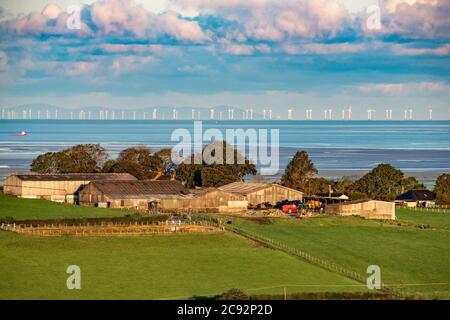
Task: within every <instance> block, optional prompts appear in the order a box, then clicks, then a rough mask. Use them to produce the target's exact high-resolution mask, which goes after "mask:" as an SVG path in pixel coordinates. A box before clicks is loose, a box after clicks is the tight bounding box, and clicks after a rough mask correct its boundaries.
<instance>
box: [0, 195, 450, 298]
mask: <svg viewBox="0 0 450 320" xmlns="http://www.w3.org/2000/svg"><path fill="white" fill-rule="evenodd" d="M124 213H125V212H122V211H116V210H108V209H97V208H86V207H74V206H70V205H64V204H56V203H52V202H48V201H44V200H24V199H15V198H12V197H7V196H2V195H0V217H14V218H16V219H31V218H34V219H36V218H40V217H42V218H45V219H48V218H63V217H70V218H75V217H102V216H121V215H124ZM397 216H398V221H395V222H392V221H391V222H389V221H386V222H382V221H375V220H364V219H361V218H357V217H347V218H343V217H320V218H310V219H304V220H287V219H276V218H273V219H270V222H271V223H270V224H260V223H255V222H254V221H250V220H246V219H238V218H235V219H234V222H233V223H234V224H235V225H237V226H239V227H240V228H243V229H245V230H247V231H250V232H252V233H255V234H258V235H263V236H265V237H267V238H271V239H274V240H278V241H280V242H282V243H284V244H286V245H288V246H290V247H294V248H298V249H300V250H303V251H306V252H307V253H309V254H311V255H313V256H316V257H319V258H322V259H325V260H327V261H330V262H334V263H336V264H338V265H341V266H343V267H346V268H347V269H351V270H354V271H357V272H359V273H361V274H363V275H364V274H365V271H366V268H367V266H369V265H378V266H380V267H381V273H382V281H383V282H384V283H385V284H388V285H393V286H395V287H396V288H401V290H402V292H404V293H406V294H419V295H422V296H424V297H427V298H444V299H449V298H450V285H449V284H448V283H450V250H449V249H450V223H449V222H450V213H436V212H421V211H412V210H407V209H400V210H398V212H397ZM0 256H1V257H2V263H1V264H0V299H12V298H18V299H26V298H37V299H53V298H54V299H63V298H70V299H100V298H105V299H167V298H188V297H192V296H213V295H216V294H220V293H222V292H224V291H226V290H229V289H231V288H235V287H237V288H240V289H243V290H245V291H246V292H247V293H249V294H282V293H283V288H284V287H286V288H287V292H288V293H294V292H355V291H356V292H361V291H364V292H365V291H367V289H365V287H364V286H363V285H361V284H360V283H357V282H355V281H353V280H350V279H347V278H345V277H343V276H341V275H339V274H336V273H333V272H331V271H327V270H324V269H322V268H320V267H317V266H315V265H312V264H309V263H307V262H303V261H301V260H298V259H297V258H295V257H292V256H290V255H288V254H286V253H283V252H280V251H278V250H274V249H268V248H266V247H264V246H261V245H259V244H257V243H255V242H253V241H250V240H247V239H245V238H242V237H240V236H237V235H235V234H232V233H228V232H227V233H220V234H204V235H200V234H198V235H194V234H190V235H167V236H142V237H135V238H133V237H128V238H121V237H97V238H95V237H86V238H81V237H75V236H65V237H48V238H44V237H33V236H29V235H23V234H14V233H10V232H4V231H0ZM69 265H78V266H80V267H81V273H82V289H81V290H80V291H72V290H68V289H67V288H66V279H67V277H68V275H67V274H66V268H67V267H68V266H69Z"/></svg>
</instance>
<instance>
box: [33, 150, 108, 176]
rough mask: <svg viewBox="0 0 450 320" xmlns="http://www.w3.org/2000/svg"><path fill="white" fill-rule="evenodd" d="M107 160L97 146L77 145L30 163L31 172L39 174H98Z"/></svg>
mask: <svg viewBox="0 0 450 320" xmlns="http://www.w3.org/2000/svg"><path fill="white" fill-rule="evenodd" d="M107 158H108V153H107V152H106V149H105V148H103V147H102V146H100V145H99V144H79V145H76V146H73V147H71V148H68V149H65V150H62V151H58V152H48V153H45V154H43V155H39V156H38V157H37V158H36V159H34V160H33V161H32V163H31V171H34V172H39V173H95V172H100V171H101V168H102V167H103V165H104V163H105V162H106V160H107Z"/></svg>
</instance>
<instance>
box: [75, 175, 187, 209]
mask: <svg viewBox="0 0 450 320" xmlns="http://www.w3.org/2000/svg"><path fill="white" fill-rule="evenodd" d="M191 196H192V195H191V193H190V192H189V190H188V189H186V188H185V187H184V186H183V185H182V184H181V183H180V182H179V181H168V180H160V181H155V180H145V181H93V182H91V183H89V184H88V185H87V186H86V187H85V188H83V190H81V191H80V197H79V203H80V205H86V206H98V207H104V208H123V209H137V210H148V209H152V208H153V207H154V206H156V205H157V204H158V203H160V202H161V200H162V199H172V198H183V197H191Z"/></svg>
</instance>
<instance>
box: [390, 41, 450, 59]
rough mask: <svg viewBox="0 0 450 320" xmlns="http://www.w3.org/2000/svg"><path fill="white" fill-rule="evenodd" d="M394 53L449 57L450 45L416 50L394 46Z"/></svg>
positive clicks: (414, 48)
mask: <svg viewBox="0 0 450 320" xmlns="http://www.w3.org/2000/svg"><path fill="white" fill-rule="evenodd" d="M392 52H393V53H394V54H396V55H406V56H420V55H430V56H448V55H450V44H445V45H443V46H440V47H437V48H416V47H408V46H405V45H393V46H392Z"/></svg>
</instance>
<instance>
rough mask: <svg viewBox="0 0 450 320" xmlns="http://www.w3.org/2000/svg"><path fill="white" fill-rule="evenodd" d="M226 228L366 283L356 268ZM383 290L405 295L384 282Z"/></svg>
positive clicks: (251, 234)
mask: <svg viewBox="0 0 450 320" xmlns="http://www.w3.org/2000/svg"><path fill="white" fill-rule="evenodd" d="M225 229H226V230H229V231H231V232H234V233H236V234H239V235H241V236H243V237H246V238H248V239H251V240H253V241H257V242H260V243H263V244H265V245H267V246H269V247H271V248H273V249H277V250H280V251H283V252H285V253H287V254H289V255H292V256H295V257H296V258H299V259H302V260H305V261H306V262H308V263H311V264H313V265H316V266H319V267H321V268H324V269H326V270H329V271H331V272H335V273H339V274H341V275H343V276H345V277H347V278H350V279H353V280H355V281H358V282H360V283H364V284H366V276H365V275H362V274H360V273H358V272H356V271H354V270H350V269H349V268H346V267H343V266H340V265H338V264H335V263H334V262H330V261H327V260H325V259H322V258H318V257H315V256H312V255H311V254H309V253H307V252H304V251H302V250H299V249H297V248H293V247H290V246H288V245H286V244H284V243H281V242H279V241H276V240H273V239H270V238H267V237H264V236H261V235H258V234H255V233H251V232H248V231H246V230H243V229H241V228H239V227H236V226H232V225H227V226H226V227H225ZM381 291H383V292H386V293H390V294H392V295H396V296H399V297H401V296H404V293H403V292H402V291H401V290H398V289H396V288H392V287H390V286H388V285H386V284H384V283H381Z"/></svg>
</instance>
